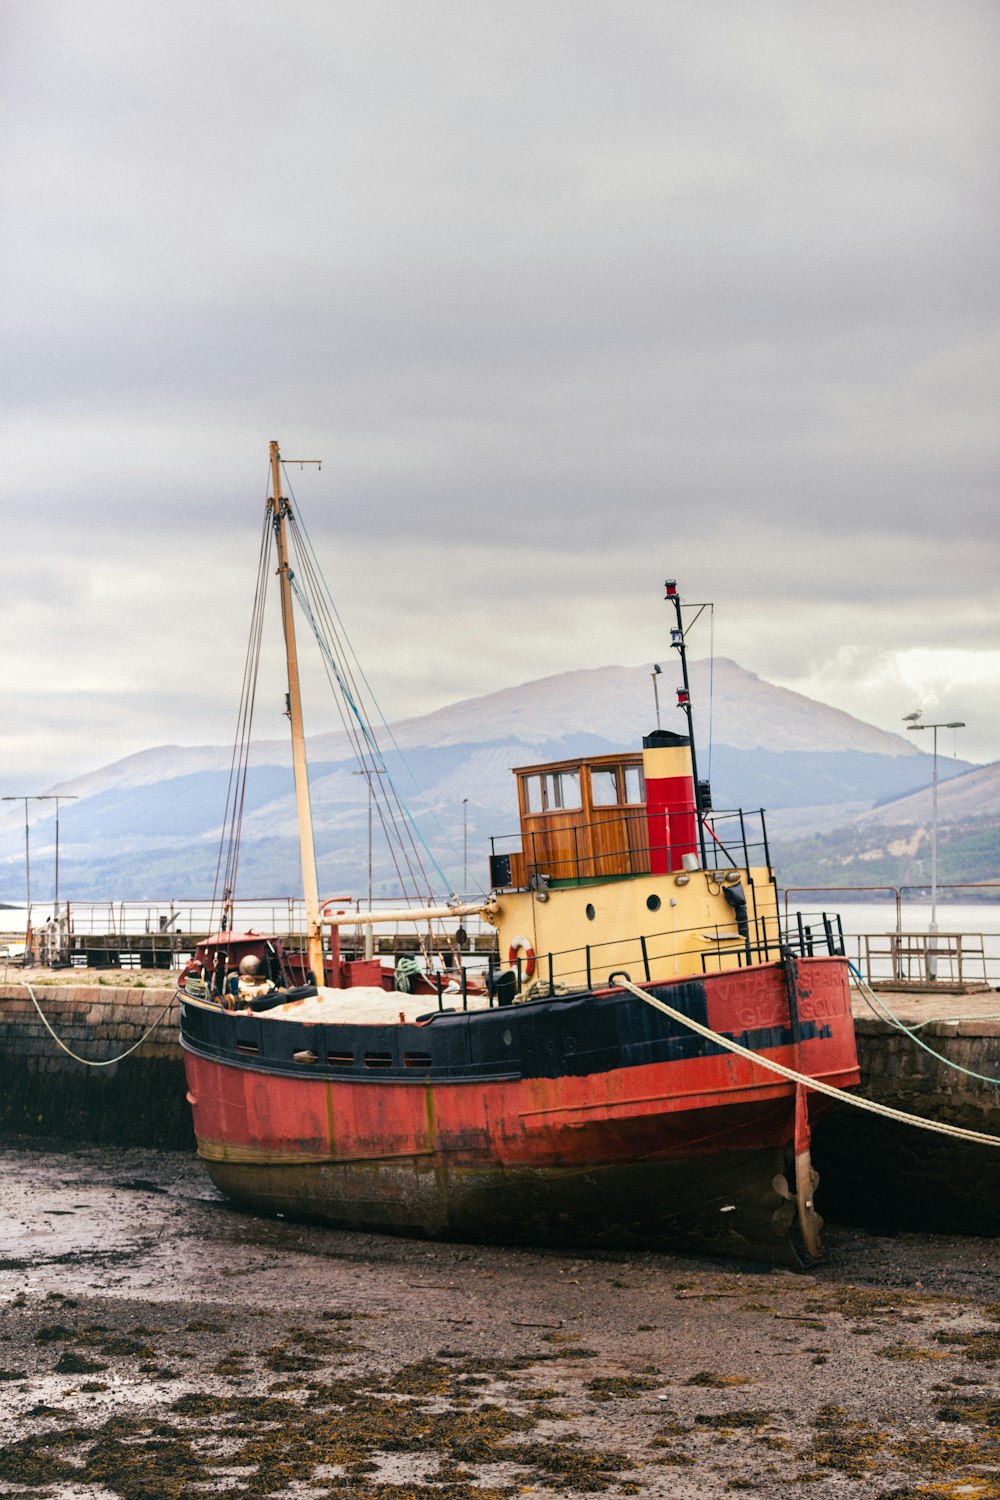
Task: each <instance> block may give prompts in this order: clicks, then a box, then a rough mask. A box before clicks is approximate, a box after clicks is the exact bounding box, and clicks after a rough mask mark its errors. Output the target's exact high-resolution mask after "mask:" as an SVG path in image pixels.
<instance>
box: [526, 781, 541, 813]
mask: <svg viewBox="0 0 1000 1500" xmlns="http://www.w3.org/2000/svg"><path fill="white" fill-rule="evenodd" d="M524 805H525V807H526V808H527V810H528V812H529V813H540V812H541V810H542V778H541V777H540V776H525V778H524Z"/></svg>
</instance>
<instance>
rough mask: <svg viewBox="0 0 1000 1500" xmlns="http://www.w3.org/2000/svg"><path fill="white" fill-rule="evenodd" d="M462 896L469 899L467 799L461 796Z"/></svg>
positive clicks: (466, 899)
mask: <svg viewBox="0 0 1000 1500" xmlns="http://www.w3.org/2000/svg"><path fill="white" fill-rule="evenodd" d="M462 878H463V881H464V884H463V886H462V898H463V900H465V901H468V899H469V799H468V797H463V798H462Z"/></svg>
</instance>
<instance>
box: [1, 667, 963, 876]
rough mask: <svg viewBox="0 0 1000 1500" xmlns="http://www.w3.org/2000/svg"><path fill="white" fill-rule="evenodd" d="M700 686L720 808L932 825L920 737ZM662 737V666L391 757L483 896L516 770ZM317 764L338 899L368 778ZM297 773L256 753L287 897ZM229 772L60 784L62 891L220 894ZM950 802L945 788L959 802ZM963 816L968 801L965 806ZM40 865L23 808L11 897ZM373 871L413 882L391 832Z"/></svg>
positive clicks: (437, 846) (224, 765)
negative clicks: (653, 734)
mask: <svg viewBox="0 0 1000 1500" xmlns="http://www.w3.org/2000/svg"><path fill="white" fill-rule="evenodd" d="M671 665H672V664H671ZM664 666H665V670H664V672H663V674H662V676H661V678H660V683H661V690H660V696H661V717H662V719H663V722H664V724H665V725H666V726H669V727H672V728H678V727H682V725H683V720H682V719H681V716H680V715H679V713H678V711H677V710H676V708H675V707H674V697H673V683H674V676H672V675H671V673H670V669H669V667H668V666H667V664H666V663H665V664H664ZM674 675H676V674H674ZM693 683H694V694H695V701H696V713H697V717H696V729H697V731H698V736H699V746H700V753H701V762H700V765H699V771H700V773H701V774H702V775H703V776H705V775H707V774H708V773H709V771H710V772H711V779H712V784H713V795H714V802H715V806H716V807H718V808H724V807H735V806H739V805H743V806H746V807H748V808H749V807H761V806H764V807H767V808H769V809H772V810H774V809H777V810H778V818H779V820H780V818H781V816H782V810H784V814H785V815H787V816H788V818H789V819H790V820H794V817H795V815H796V810H797V809H801V808H809V809H810V812H809V814H807V815H804V816H807V817H808V818H809V819H810V820H811V819H812V818H813V817H815V818H816V821H817V822H818V823H819V824H820V825H821V826H823V827H826V828H830V827H839V826H842V825H844V824H845V823H848V822H849V821H850V820H851V819H852V818H854V817H855V815H856V814H858V813H859V812H864V811H866V810H870V809H872V808H873V806H874V804H876V803H877V802H879V801H882V802H883V803H885V808H884V809H883V810H884V811H885V812H886V814H887V815H888V811H889V809H890V808H892V809H895V811H894V812H893V814H892V821H893V825H894V826H895V824H896V823H901V824H905V823H906V820H907V818H912V819H914V820H916V821H919V820H920V817H921V816H922V813H921V812H920V799H919V797H917V798H915V799H914V798H913V797H912V795H910V794H913V793H914V792H915V791H916V789H917V788H919V787H921V786H926V785H927V783H928V782H929V780H930V774H929V773H930V757H929V756H928V755H926V754H921V753H920V751H919V750H918V749H917V748H916V746H915V745H914V743H913V742H912V740H909V739H906V738H904V736H902V735H895V734H889V733H887V732H886V731H884V730H880V729H876V728H874V727H873V726H872V725H869V724H864V723H862V722H861V721H860V720H857V719H854V718H852V717H851V716H850V715H849V714H845V713H842V712H841V711H840V710H838V709H833V708H830V707H828V706H827V705H826V704H822V703H816V702H814V701H813V700H812V699H809V698H806V697H803V696H802V695H801V694H797V693H792V692H789V691H788V690H787V689H784V688H778V687H775V686H774V685H773V684H771V683H768V682H765V681H763V680H762V679H761V678H759V677H757V676H755V675H754V674H753V673H751V672H746V671H744V670H743V669H742V668H741V667H739V666H738V665H737V664H736V663H735V662H732V661H719V662H716V663H715V667H714V673H713V692H712V695H711V698H710V695H709V666H708V663H706V662H699V663H695V665H694V669H693ZM654 727H655V717H654V706H653V694H652V685H651V682H650V671H649V667H648V666H643V667H631V668H624V667H600V668H593V669H588V670H584V671H579V672H569V673H562V674H559V675H558V676H554V677H547V678H542V679H539V680H537V681H534V682H529V683H525V684H523V685H522V686H521V687H519V688H507V689H503V690H501V691H499V692H496V693H490V694H485V695H483V696H481V697H477V698H471V699H467V700H465V701H464V702H461V703H456V704H452V705H450V706H449V707H448V708H444V709H439V710H437V711H436V712H434V713H431V714H427V715H425V716H423V717H420V718H415V719H409V720H405V721H403V722H401V723H399V724H397V725H395V726H394V735H395V739H396V741H397V743H398V745H399V746H400V747H401V751H402V755H401V754H400V753H399V752H397V751H396V750H389V751H388V752H387V754H386V755H385V757H384V760H385V764H386V765H387V767H388V768H389V770H390V772H391V773H392V776H393V779H394V781H395V783H396V785H397V787H398V788H399V791H400V793H401V795H402V797H403V798H404V799H405V800H406V801H407V802H408V803H409V804H410V806H411V807H412V809H413V811H414V813H415V815H416V816H417V817H418V820H419V822H420V826H421V831H422V833H423V836H424V838H425V839H426V841H427V843H428V844H429V845H430V847H431V849H432V851H433V854H434V857H435V858H436V859H437V861H438V862H439V863H440V865H441V866H442V868H443V869H444V871H445V874H446V877H447V882H448V883H449V884H451V885H453V886H454V887H455V888H456V889H460V888H462V883H463V878H464V877H463V871H462V870H461V869H460V868H459V866H460V863H461V851H462V845H463V834H464V832H465V822H464V819H465V818H467V820H468V823H467V831H468V846H469V868H470V882H471V883H472V884H474V885H476V886H478V885H481V884H482V883H484V882H485V880H486V854H487V852H488V841H489V837H490V835H493V834H504V833H510V832H512V831H513V830H514V828H515V827H516V821H517V819H516V805H515V784H514V778H513V777H512V776H511V774H510V770H511V767H512V766H516V765H525V764H529V763H532V762H538V761H546V760H555V759H559V758H563V757H566V756H572V755H587V754H591V755H593V754H602V753H606V752H612V751H615V750H619V749H622V748H628V749H632V748H638V746H639V744H640V742H641V737H642V735H643V734H644V733H648V732H649V730H650V729H652V728H654ZM710 728H711V748H710V747H709V730H710ZM310 756H311V780H312V789H313V807H314V827H315V833H316V842H317V853H318V856H319V859H320V866H321V875H322V882H323V885H324V888H325V889H327V890H333V889H336V890H337V891H338V892H339V893H342V894H343V893H345V892H347V891H350V890H353V891H358V890H361V889H363V888H364V886H365V885H366V884H367V800H366V799H367V793H366V790H365V786H364V783H363V782H362V781H361V779H360V778H358V777H357V776H355V775H354V774H353V771H354V770H355V766H354V763H353V761H352V760H351V758H350V756H349V747H348V745H347V743H346V740H345V737H344V736H343V735H342V734H336V735H334V734H329V735H319V736H316V737H314V738H313V739H312V740H310ZM289 762H290V755H289V749H288V745H287V743H285V742H284V741H280V742H278V741H274V742H263V743H261V744H258V745H257V746H256V747H255V750H254V755H253V769H252V771H251V774H250V777H249V781H248V788H247V801H246V808H245V815H244V838H243V845H242V853H241V867H240V869H241V874H240V888H241V890H242V891H243V892H244V893H245V894H248V895H249V894H257V895H280V894H283V893H287V892H289V891H294V890H296V889H297V887H298V866H297V850H296V841H295V810H294V803H293V788H292V779H291V772H290V769H289ZM229 763H230V750H229V748H228V747H222V746H211V745H203V746H193V747H179V746H160V747H157V748H154V749H150V750H148V751H144V752H142V753H141V754H139V755H133V756H130V757H128V758H127V759H125V760H122V761H118V762H115V763H113V764H111V765H108V766H105V767H102V768H101V769H99V770H97V771H94V772H92V773H90V774H88V775H87V776H83V777H80V778H78V779H77V780H75V781H72V782H68V783H66V784H64V785H63V786H61V787H59V788H57V790H59V791H60V792H66V793H72V794H75V795H77V796H78V797H79V799H80V800H79V801H77V802H73V803H66V804H64V805H63V809H62V814H61V847H60V888H61V891H62V893H63V894H65V895H66V896H68V897H70V898H74V899H87V898H92V899H112V898H115V899H143V898H149V899H152V898H154V897H166V896H171V895H177V896H181V897H184V896H195V895H199V894H202V893H204V892H206V891H210V890H211V887H212V884H213V881H214V876H215V866H216V855H217V846H218V837H219V821H220V818H221V815H222V811H223V808H224V804H225V797H226V784H227V780H228V773H229ZM940 766H941V770H942V775H948V774H951V775H958V776H959V780H960V781H962V782H968V781H969V777H968V776H961V775H960V774H959V773H961V772H962V771H965V770H968V767H967V765H966V764H965V763H964V762H954V761H947V762H946V761H941V762H940ZM987 769H988V768H987ZM978 774H979V773H978V772H977V771H973V772H971V775H973V776H975V775H978ZM944 794H945V789H944V787H942V807H943V806H944ZM962 795H963V796H964V793H963V794H962ZM466 799H467V801H466ZM887 799H892V800H891V801H889V800H887ZM900 799H903V800H900ZM911 803H912V804H913V807H912V809H910V804H911ZM960 805H962V806H964V805H965V803H964V802H963V803H961V804H960V803H959V802H956V804H955V806H956V808H958V807H959V806H960ZM908 809H909V810H908ZM881 811H882V810H879V809H876V810H875V812H872V813H871V814H870V816H872V817H875V816H876V813H877V814H878V815H879V816H881ZM376 826H377V825H376ZM792 826H793V825H792V822H790V823H789V831H788V832H787V833H785V834H782V835H781V838H782V840H783V841H784V842H786V843H789V844H791V843H794V842H795V838H794V836H793V833H792ZM806 826H807V827H811V826H813V824H812V822H811V821H810V822H808V823H807V824H806ZM52 830H53V822H52V819H51V816H49V815H48V806H47V804H44V803H39V804H36V806H35V807H33V808H32V843H31V851H32V884H33V888H34V889H35V892H36V895H41V894H42V893H45V894H47V893H48V890H49V889H50V888H51V886H50V884H49V885H47V882H51V865H52V857H53V848H52ZM23 857H24V854H23V823H21V822H20V821H19V815H18V814H17V813H16V811H15V812H11V813H8V814H7V816H6V817H5V818H3V819H0V879H2V882H3V884H2V886H0V894H6V895H7V896H8V897H11V896H13V897H16V896H17V895H18V894H19V891H20V887H21V882H22V880H23ZM374 865H375V882H376V887H377V889H378V890H379V891H381V892H382V893H386V894H388V893H390V892H392V891H395V890H396V889H397V887H398V880H397V877H396V875H395V872H394V871H393V869H392V866H391V864H390V862H389V860H388V857H387V852H386V850H385V849H384V848H383V846H382V842H381V838H377V839H376V843H375V849H374Z"/></svg>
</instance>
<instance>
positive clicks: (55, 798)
mask: <svg viewBox="0 0 1000 1500" xmlns="http://www.w3.org/2000/svg"><path fill="white" fill-rule="evenodd" d="M34 800H35V801H36V802H54V803H55V805H56V890H55V895H54V897H53V901H52V905H53V915H54V917H55V919H56V921H57V922H58V921H59V804H60V802H77V801H79V797H78V794H77V793H76V792H73V793H69V792H59V793H58V794H56V793H55V792H47V793H46V794H45V795H44V796H43V797H36V798H35V799H34Z"/></svg>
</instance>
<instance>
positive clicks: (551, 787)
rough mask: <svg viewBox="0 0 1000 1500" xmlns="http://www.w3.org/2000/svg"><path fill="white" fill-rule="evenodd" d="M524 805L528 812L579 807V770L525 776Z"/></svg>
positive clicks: (566, 809) (567, 809) (554, 810)
mask: <svg viewBox="0 0 1000 1500" xmlns="http://www.w3.org/2000/svg"><path fill="white" fill-rule="evenodd" d="M524 805H525V809H526V810H527V812H528V813H529V814H530V813H543V812H564V811H569V810H572V809H574V808H578V807H581V806H582V803H581V801H580V773H579V771H545V772H543V773H542V775H541V776H525V777H524Z"/></svg>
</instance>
